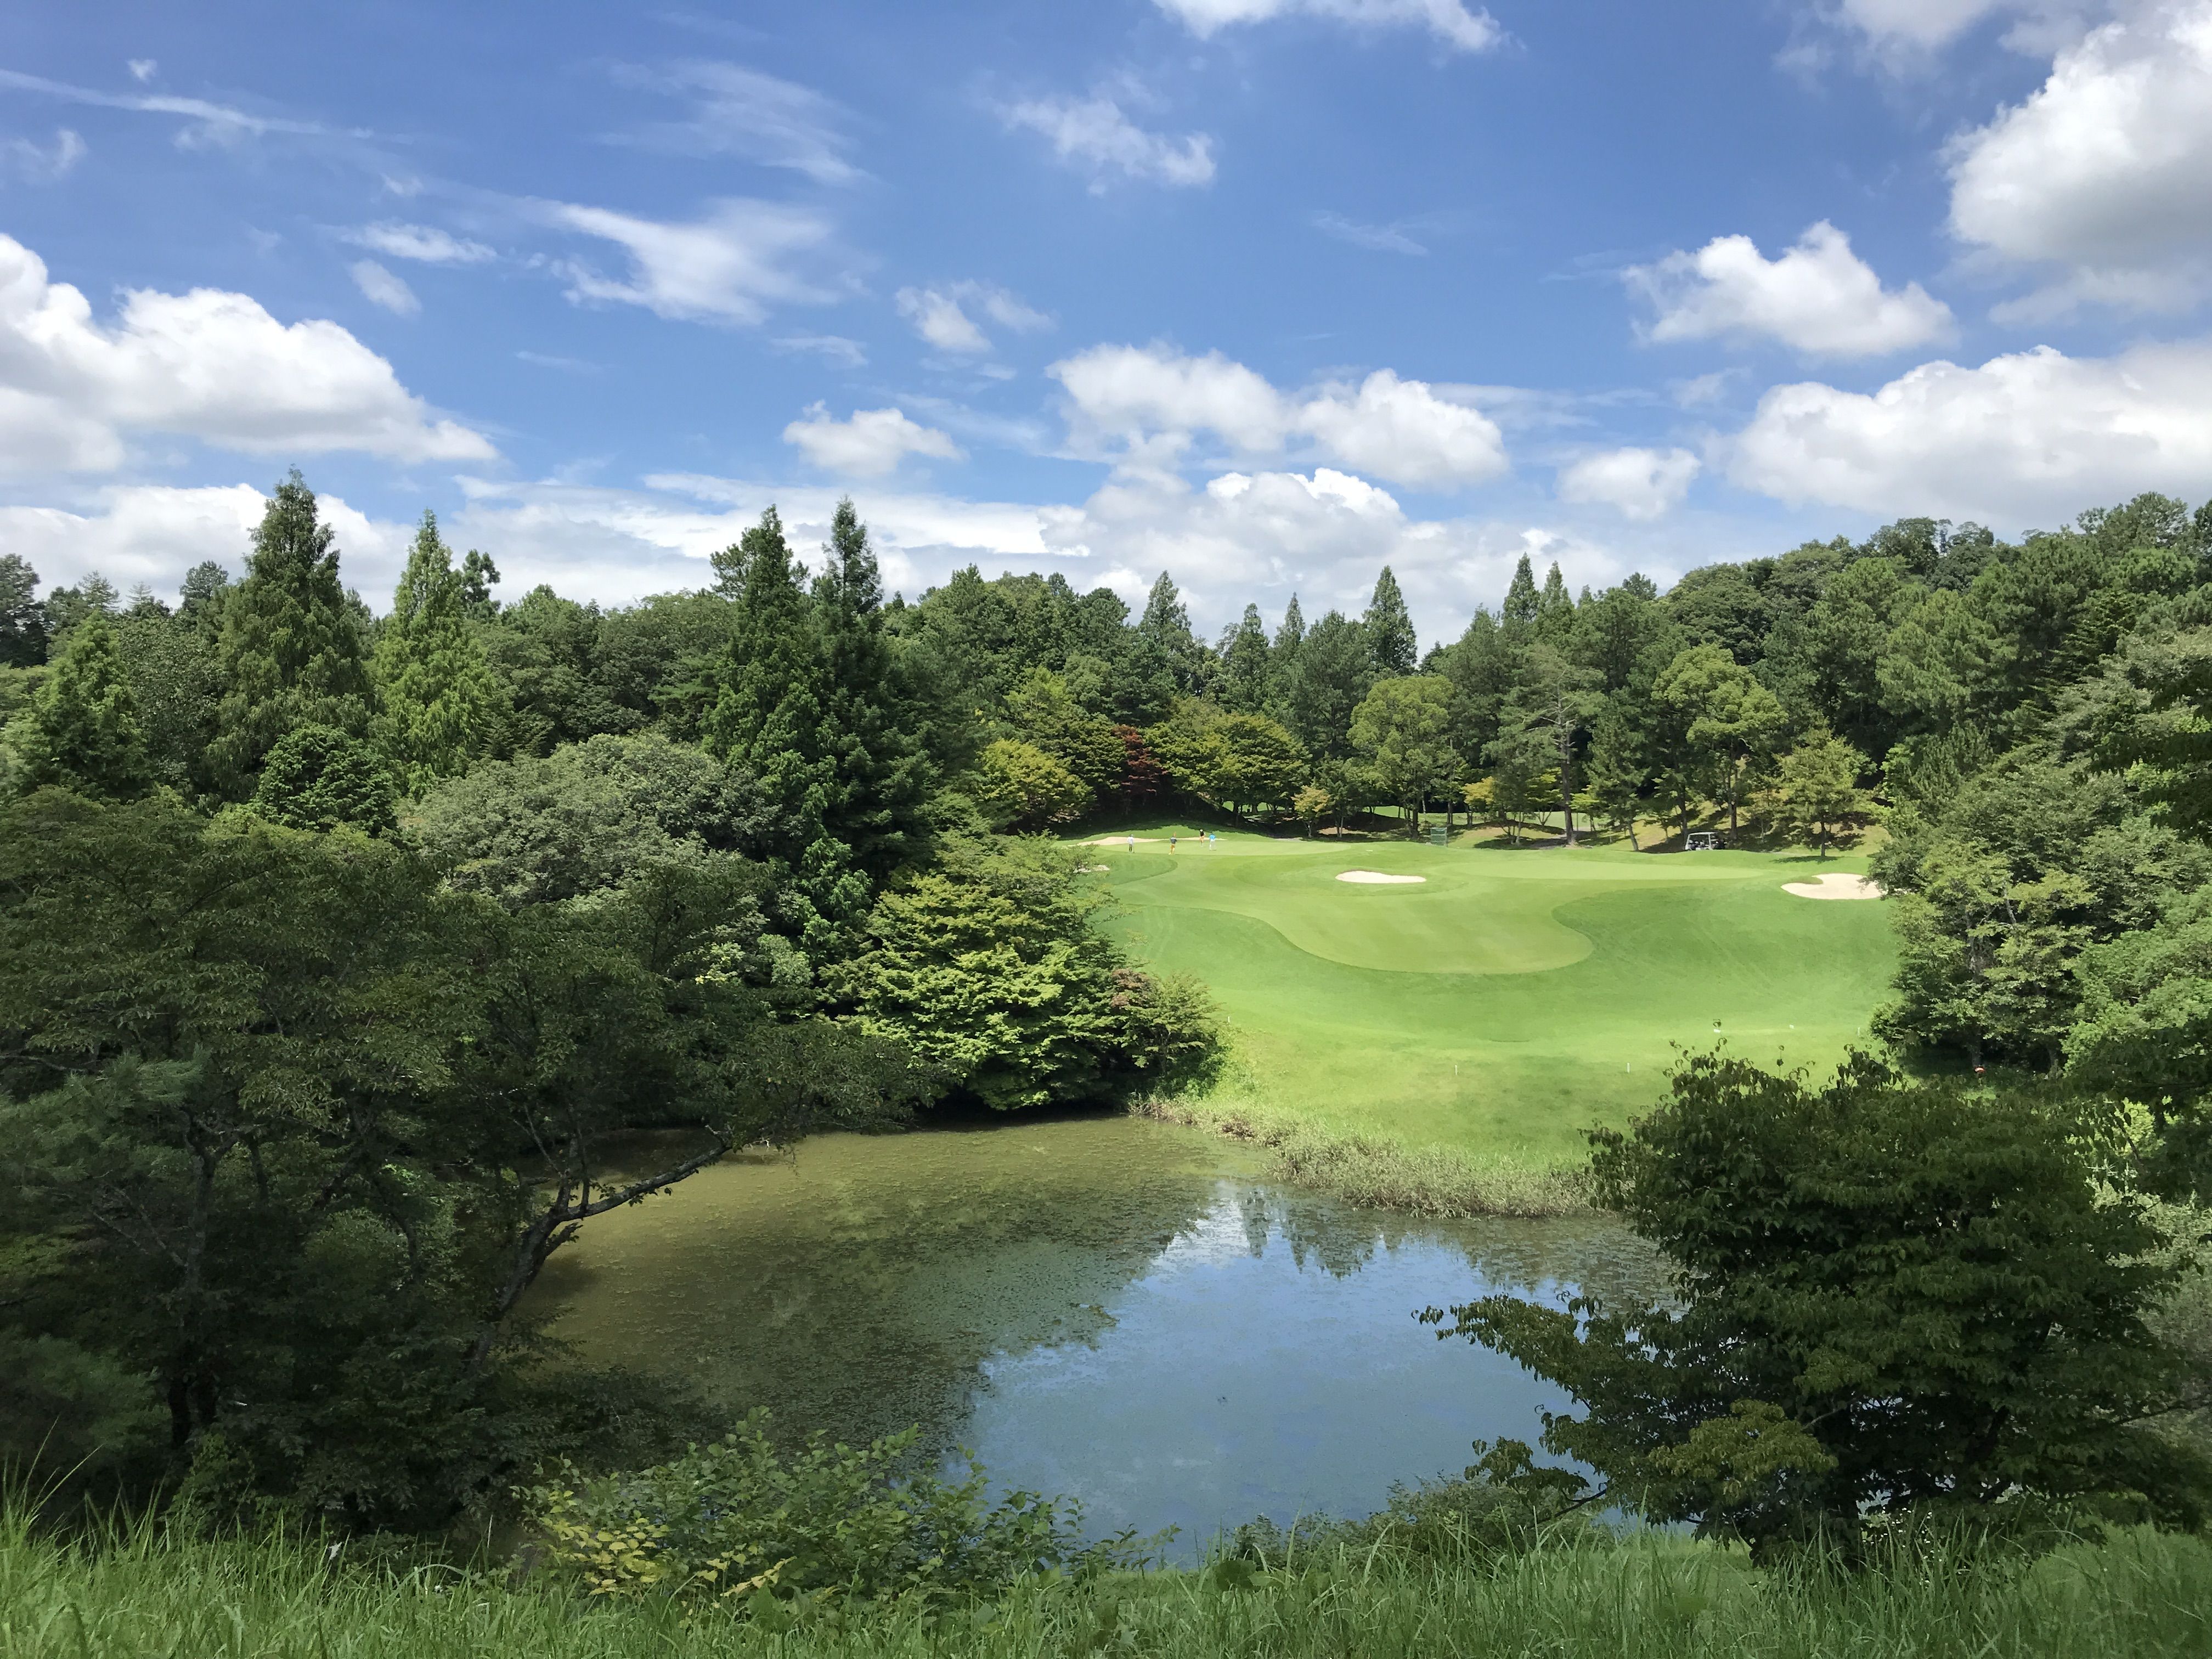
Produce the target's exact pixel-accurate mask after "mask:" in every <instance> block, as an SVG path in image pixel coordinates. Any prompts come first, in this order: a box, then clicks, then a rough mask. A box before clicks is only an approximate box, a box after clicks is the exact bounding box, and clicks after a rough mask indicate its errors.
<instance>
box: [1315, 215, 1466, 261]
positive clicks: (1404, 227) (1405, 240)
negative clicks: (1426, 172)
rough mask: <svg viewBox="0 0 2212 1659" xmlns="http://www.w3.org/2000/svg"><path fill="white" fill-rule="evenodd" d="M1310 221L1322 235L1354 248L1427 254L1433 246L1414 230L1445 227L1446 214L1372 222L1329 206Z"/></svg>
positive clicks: (1379, 251) (1382, 251)
mask: <svg viewBox="0 0 2212 1659" xmlns="http://www.w3.org/2000/svg"><path fill="white" fill-rule="evenodd" d="M1310 222H1311V224H1312V225H1313V228H1315V229H1316V230H1317V231H1319V232H1321V234H1322V235H1324V236H1334V238H1335V239H1336V240H1338V241H1340V242H1349V243H1350V244H1352V246H1354V247H1364V248H1369V249H1371V250H1373V251H1374V252H1377V253H1413V254H1422V253H1426V252H1428V251H1429V249H1428V244H1427V243H1425V242H1419V241H1416V240H1413V236H1412V234H1410V233H1412V232H1413V231H1415V230H1429V229H1441V228H1443V218H1442V216H1439V215H1437V214H1421V215H1419V216H1416V217H1413V218H1411V219H1397V220H1393V221H1392V222H1390V223H1389V224H1387V225H1368V224H1362V223H1361V222H1359V221H1358V220H1357V219H1347V218H1346V217H1345V216H1343V215H1342V214H1341V213H1331V212H1329V211H1328V210H1326V209H1323V210H1321V211H1320V212H1317V213H1316V214H1315V215H1314V216H1312V219H1311V221H1310Z"/></svg>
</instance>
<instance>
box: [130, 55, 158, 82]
mask: <svg viewBox="0 0 2212 1659" xmlns="http://www.w3.org/2000/svg"><path fill="white" fill-rule="evenodd" d="M125 68H126V69H128V70H130V71H131V79H132V80H134V81H136V82H138V84H139V85H141V86H143V85H145V84H146V82H149V81H150V80H152V79H153V78H154V75H155V71H156V70H159V69H160V68H161V65H160V64H157V63H155V61H154V60H153V59H152V58H132V59H131V61H130V63H128V64H125Z"/></svg>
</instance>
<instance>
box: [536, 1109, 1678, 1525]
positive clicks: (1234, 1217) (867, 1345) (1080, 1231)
mask: <svg viewBox="0 0 2212 1659" xmlns="http://www.w3.org/2000/svg"><path fill="white" fill-rule="evenodd" d="M1651 1278H1652V1273H1651V1266H1650V1259H1649V1257H1648V1255H1646V1254H1645V1253H1644V1251H1643V1249H1641V1247H1640V1246H1639V1245H1638V1243H1637V1242H1636V1241H1635V1240H1634V1239H1632V1237H1629V1236H1627V1235H1626V1233H1625V1232H1624V1231H1621V1230H1620V1229H1619V1228H1617V1227H1615V1226H1613V1225H1610V1224H1606V1223H1599V1222H1590V1221H1574V1222H1510V1221H1487V1222H1457V1223H1454V1222H1437V1221H1430V1220H1424V1219H1419V1218H1409V1217H1406V1216H1401V1215H1395V1214H1391V1213H1389V1212H1379V1211H1372V1210H1364V1209H1360V1208H1358V1207H1355V1206H1349V1205H1346V1204H1342V1203H1340V1202H1336V1201H1334V1200H1328V1199H1326V1198H1322V1197H1318V1196H1316V1195H1314V1194H1308V1193H1302V1192H1299V1191H1297V1190H1296V1189H1294V1188H1285V1187H1283V1186H1280V1185H1279V1184H1276V1183H1273V1182H1268V1181H1267V1180H1266V1179H1264V1178H1263V1177H1262V1176H1261V1173H1260V1170H1259V1166H1258V1164H1257V1163H1256V1161H1255V1159H1254V1158H1253V1157H1252V1155H1251V1154H1249V1152H1245V1151H1244V1150H1243V1149H1242V1148H1240V1147H1238V1146H1236V1145H1235V1144H1234V1143H1231V1142H1227V1141H1224V1140H1222V1139H1219V1138H1218V1137H1216V1136H1212V1135H1209V1134H1206V1133H1200V1132H1198V1131H1195V1130H1188V1129H1179V1128H1175V1127H1170V1126H1167V1125H1163V1124H1156V1123H1149V1122H1144V1121H1139V1120H1135V1119H1129V1118H1109V1119H1091V1120H1078V1121H1057V1122H1019V1121H1017V1122H1014V1123H1010V1124H1005V1125H997V1126H993V1127H987V1128H973V1129H964V1130H937V1131H931V1132H927V1133H916V1134H907V1135H895V1136H860V1135H826V1136H822V1137H820V1138H817V1139H813V1140H810V1141H807V1142H806V1143H805V1144H804V1145H803V1146H800V1147H799V1148H798V1149H797V1151H796V1152H793V1153H792V1154H790V1155H787V1156H781V1157H763V1156H745V1157H739V1158H732V1159H730V1160H728V1161H726V1162H725V1163H723V1164H718V1165H716V1166H715V1167H714V1168H713V1169H710V1170H705V1171H702V1173H701V1174H699V1175H698V1176H694V1177H693V1178H692V1179H691V1180H690V1182H686V1183H685V1184H684V1186H683V1187H681V1188H678V1190H677V1191H676V1192H674V1193H672V1194H669V1195H667V1196H665V1197H662V1198H658V1199H655V1200H652V1201H651V1202H650V1203H647V1204H645V1205H641V1206H636V1207H634V1208H630V1209H627V1210H622V1211H617V1212H614V1213H612V1214H610V1215H607V1216H605V1217H602V1218H599V1219H598V1220H595V1221H593V1222H592V1224H591V1225H589V1226H588V1227H587V1228H586V1230H585V1232H584V1236H583V1237H582V1239H581V1240H580V1242H579V1243H576V1244H574V1245H572V1246H570V1247H569V1248H568V1249H566V1250H564V1251H562V1253H561V1254H560V1255H557V1256H556V1257H555V1258H554V1260H553V1261H552V1263H551V1264H550V1266H549V1267H548V1268H547V1270H546V1273H545V1275H544V1279H543V1280H542V1281H541V1283H540V1285H539V1286H538V1290H537V1291H535V1292H533V1294H534V1296H535V1297H537V1304H536V1305H537V1311H538V1312H540V1313H541V1314H543V1313H550V1314H552V1315H553V1323H552V1332H553V1334H555V1335H556V1336H558V1337H561V1338H563V1339H565V1340H568V1341H569V1342H571V1343H573V1344H574V1345H575V1346H576V1348H577V1350H578V1351H579V1352H580V1354H581V1356H582V1357H583V1358H586V1359H588V1360H591V1361H593V1362H598V1363H608V1362H615V1361H620V1362H623V1363H625V1364H633V1365H644V1366H653V1367H658V1368H661V1369H664V1370H667V1371H671V1372H673V1373H676V1374H678V1375H680V1376H686V1377H688V1378H689V1379H690V1381H691V1382H693V1383H695V1384H696V1385H697V1386H698V1387H699V1388H700V1389H702V1390H703V1391H704V1392H705V1393H707V1394H708V1395H709V1396H711V1397H712V1398H714V1399H715V1400H716V1401H720V1402H722V1403H725V1404H726V1405H728V1406H729V1407H732V1410H733V1411H738V1410H743V1409H744V1408H745V1407H749V1406H753V1405H765V1406H768V1407H771V1408H772V1409H773V1411H774V1412H775V1418H776V1421H777V1424H778V1425H779V1427H780V1428H781V1430H783V1431H789V1432H792V1433H796V1432H799V1431H804V1430H811V1429H816V1428H822V1429H828V1430H829V1431H832V1432H833V1433H834V1434H835V1435H836V1437H839V1438H842V1439H848V1440H858V1439H866V1438H868V1437H873V1436H875V1435H878V1434H884V1433H889V1432H890V1431H894V1430H896V1429H899V1428H902V1427H904V1426H906V1425H909V1424H920V1425H921V1426H922V1428H923V1431H924V1432H925V1434H926V1436H927V1437H928V1439H929V1441H930V1442H931V1443H932V1444H933V1445H934V1446H935V1447H937V1448H938V1449H941V1450H945V1451H951V1450H952V1449H954V1448H958V1447H964V1448H967V1449H969V1450H970V1451H972V1453H973V1454H974V1455H975V1458H976V1460H977V1461H978V1462H981V1463H982V1464H983V1465H984V1467H986V1468H987V1469H989V1471H990V1472H991V1474H992V1475H993V1477H994V1480H995V1481H998V1482H1003V1483H1005V1484H1006V1485H1008V1486H1018V1487H1025V1488H1027V1489H1029V1490H1031V1491H1036V1492H1058V1493H1066V1494H1069V1495H1072V1496H1074V1497H1078V1498H1081V1499H1082V1500H1083V1504H1084V1507H1085V1521H1086V1525H1087V1527H1088V1528H1090V1529H1091V1530H1092V1531H1094V1532H1097V1533H1105V1532H1112V1531H1115V1530H1117V1529H1119V1528H1123V1527H1133V1528H1138V1529H1139V1530H1140V1531H1144V1532H1152V1531H1156V1530H1158V1529H1159V1528H1163V1527H1166V1526H1170V1525H1172V1526H1175V1527H1177V1528H1180V1529H1181V1534H1182V1541H1183V1542H1184V1544H1185V1545H1186V1546H1188V1545H1190V1544H1192V1543H1194V1542H1196V1541H1201V1540H1203V1539H1205V1538H1206V1537H1209V1536H1211V1535H1212V1534H1213V1532H1214V1531H1215V1530H1216V1529H1217V1528H1220V1527H1223V1526H1226V1525H1234V1524H1235V1523H1236V1522H1239V1521H1242V1520H1246V1519H1249V1518H1250V1517H1251V1516H1255V1515H1261V1514H1265V1515H1269V1516H1273V1517H1275V1518H1276V1519H1277V1520H1279V1521H1285V1522H1287V1521H1289V1520H1291V1518H1292V1517H1293V1516H1297V1515H1299V1514H1301V1513H1303V1514H1313V1513H1316V1512H1317V1511H1327V1512H1329V1513H1333V1514H1340V1515H1357V1514H1364V1513H1366V1512H1367V1511H1369V1510H1374V1509H1376V1508H1379V1507H1380V1506H1381V1505H1382V1504H1383V1502H1384V1501H1385V1500H1386V1498H1388V1495H1389V1488H1390V1486H1391V1484H1392V1483H1393V1482H1394V1481H1399V1480H1404V1481H1409V1482H1410V1481H1413V1480H1419V1479H1423V1478H1425V1477H1428V1476H1431V1475H1434V1474H1439V1473H1456V1472H1457V1471H1458V1470H1459V1469H1460V1468H1462V1467H1463V1466H1464V1465H1465V1464H1466V1462H1468V1443H1469V1442H1470V1441H1472V1440H1474V1439H1476V1438H1478V1437H1481V1438H1490V1437H1497V1436H1500V1435H1512V1436H1518V1437H1522V1438H1524V1439H1528V1440H1530V1441H1533V1440H1534V1438H1535V1437H1536V1435H1537V1433H1538V1432H1539V1431H1540V1428H1541V1425H1540V1423H1539V1420H1538V1418H1537V1412H1538V1410H1539V1408H1541V1407H1547V1406H1552V1407H1557V1406H1559V1405H1562V1404H1564V1403H1565V1402H1564V1401H1562V1400H1561V1399H1560V1398H1559V1395H1557V1394H1556V1392H1555V1391H1553V1390H1552V1389H1550V1388H1549V1387H1548V1386H1547V1385H1546V1384H1543V1383H1539V1382H1538V1381H1536V1380H1535V1379H1534V1378H1533V1377H1530V1376H1528V1375H1527V1374H1526V1373H1525V1372H1523V1371H1522V1370H1521V1369H1520V1368H1519V1367H1518V1366H1516V1365H1515V1364H1512V1363H1510V1361H1507V1360H1504V1359H1503V1358H1499V1357H1498V1355H1496V1354H1493V1353H1492V1352H1489V1351H1487V1350H1486V1349H1482V1348H1477V1347H1474V1346H1469V1345H1468V1344H1467V1343H1465V1342H1463V1341H1449V1342H1440V1341H1438V1340H1437V1335H1436V1334H1435V1332H1434V1331H1433V1330H1431V1329H1430V1328H1425V1327H1423V1326H1420V1325H1418V1324H1416V1323H1415V1322H1414V1319H1413V1315H1414V1313H1415V1312H1416V1311H1417V1310H1419V1309H1421V1308H1423V1307H1426V1306H1430V1305H1431V1304H1435V1305H1441V1306H1448V1305H1449V1304H1453V1303H1455V1302H1464V1301H1467V1300H1468V1299H1470V1298H1471V1297H1476V1296H1480V1295H1483V1294H1486V1293H1487V1292H1489V1291H1510V1292H1511V1293H1513V1294H1516V1295H1521V1296H1526V1297H1532V1298H1534V1299H1537V1300H1541V1301H1544V1302H1547V1303H1551V1304H1559V1303H1561V1302H1563V1301H1564V1300H1565V1297H1568V1296H1571V1295H1572V1294H1574V1293H1575V1291H1576V1289H1577V1286H1587V1287H1588V1288H1589V1289H1590V1290H1592V1291H1596V1292H1597V1293H1599V1294H1601V1295H1603V1294H1614V1295H1620V1294H1631V1295H1632V1294H1638V1293H1640V1292H1642V1291H1645V1290H1648V1289H1649V1288H1650V1283H1651Z"/></svg>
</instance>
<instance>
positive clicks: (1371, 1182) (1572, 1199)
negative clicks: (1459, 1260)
mask: <svg viewBox="0 0 2212 1659" xmlns="http://www.w3.org/2000/svg"><path fill="white" fill-rule="evenodd" d="M1131 1110H1132V1111H1133V1112H1134V1113H1135V1114H1137V1115H1139V1116H1143V1117H1150V1118H1156V1119H1158V1121H1161V1122H1163V1123H1180V1124H1182V1125H1185V1126H1186V1127H1191V1128H1198V1129H1210V1130H1212V1132H1213V1133H1216V1134H1224V1135H1228V1136H1231V1137H1232V1138H1234V1139H1238V1140H1244V1141H1249V1142H1251V1143H1252V1144H1254V1145H1255V1146H1263V1147H1265V1148H1266V1149H1267V1152H1269V1153H1270V1155H1271V1158H1270V1162H1271V1163H1272V1164H1273V1170H1272V1173H1273V1175H1274V1176H1276V1177H1277V1178H1278V1179H1279V1180H1282V1181H1286V1182H1296V1183H1297V1185H1299V1186H1301V1187H1305V1188H1312V1189H1313V1190H1316V1191H1318V1192H1324V1193H1328V1194H1332V1195H1333V1196H1334V1197H1338V1198H1344V1199H1349V1200H1352V1202H1353V1203H1355V1204H1367V1205H1372V1206H1375V1207H1376V1208H1378V1209H1388V1210H1403V1211H1406V1212H1408V1213H1411V1214H1413V1215H1429V1216H1441V1217H1443V1218H1447V1219H1452V1220H1459V1219H1467V1218H1474V1217H1478V1216H1517V1217H1547V1216H1577V1215H1593V1214H1595V1213H1596V1212H1595V1209H1594V1208H1593V1207H1592V1206H1591V1204H1590V1201H1589V1194H1588V1191H1587V1189H1586V1188H1585V1187H1584V1185H1583V1175H1582V1170H1580V1168H1579V1167H1577V1166H1574V1165H1551V1164H1532V1163H1529V1162H1528V1161H1526V1160H1524V1159H1520V1158H1513V1157H1510V1156H1509V1155H1506V1154H1503V1153H1495V1152H1489V1153H1478V1152H1460V1151H1458V1150H1456V1149H1455V1148H1452V1147H1449V1146H1407V1145H1405V1144H1404V1143H1403V1142H1401V1141H1397V1140H1393V1139H1389V1138H1388V1137H1387V1136H1380V1135H1343V1134H1334V1133H1330V1132H1329V1131H1328V1130H1326V1129H1321V1128H1316V1127H1315V1126H1314V1125H1312V1124H1311V1123H1309V1122H1307V1121H1304V1120H1303V1119H1301V1118H1298V1117H1295V1116H1292V1115H1290V1114H1288V1113H1284V1112H1271V1111H1267V1110H1265V1109H1260V1108H1255V1107H1252V1106H1248V1105H1226V1104H1219V1103H1215V1102H1213V1101H1212V1100H1203V1099H1201V1100H1188V1099H1180V1098H1176V1099H1165V1100H1152V1101H1142V1102H1139V1103H1137V1104H1136V1105H1134V1106H1133V1107H1132V1108H1131Z"/></svg>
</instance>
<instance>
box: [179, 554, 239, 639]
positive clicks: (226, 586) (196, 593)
mask: <svg viewBox="0 0 2212 1659" xmlns="http://www.w3.org/2000/svg"><path fill="white" fill-rule="evenodd" d="M177 592H178V594H179V603H178V605H177V616H178V618H179V620H180V621H182V622H185V623H191V626H193V627H194V628H197V629H199V630H200V631H201V632H203V633H204V634H207V635H210V636H212V635H215V634H216V632H217V631H218V630H219V629H221V628H222V605H223V601H224V600H225V599H228V597H229V594H230V572H228V570H225V569H224V568H222V566H221V565H219V564H217V563H216V562H215V561H214V560H213V559H202V560H201V561H200V562H198V563H197V564H196V565H194V566H193V567H192V568H191V569H190V570H187V571H186V572H185V580H184V581H183V583H182V584H181V585H180V586H179V587H178V589H177Z"/></svg>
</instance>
